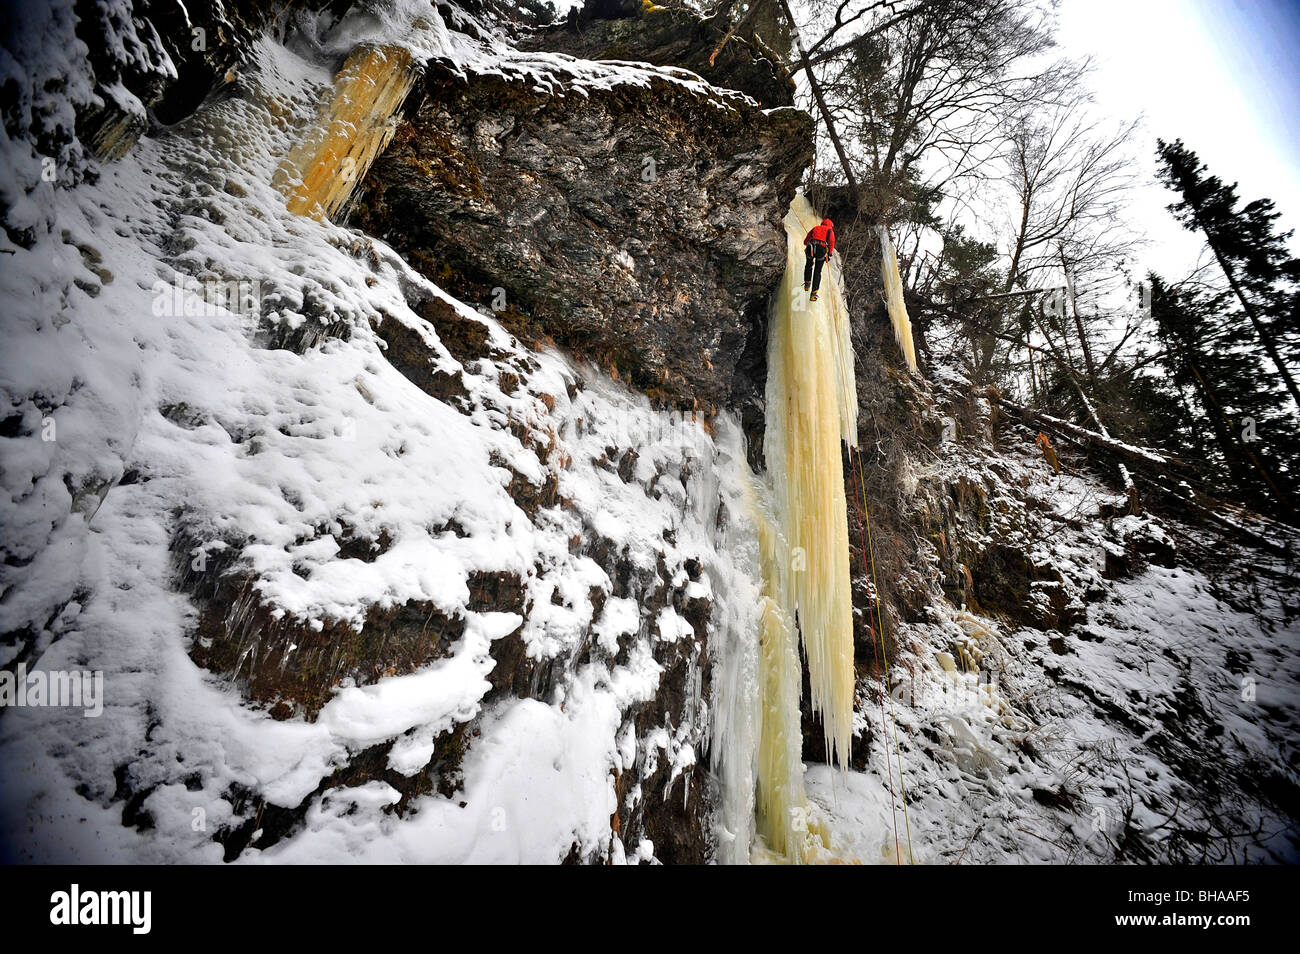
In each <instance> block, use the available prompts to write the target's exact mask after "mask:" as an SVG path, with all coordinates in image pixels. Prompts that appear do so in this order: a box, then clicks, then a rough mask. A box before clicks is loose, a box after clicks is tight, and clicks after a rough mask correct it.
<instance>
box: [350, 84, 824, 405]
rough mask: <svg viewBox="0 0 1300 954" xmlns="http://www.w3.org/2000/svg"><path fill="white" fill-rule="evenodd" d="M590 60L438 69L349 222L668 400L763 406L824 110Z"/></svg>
mask: <svg viewBox="0 0 1300 954" xmlns="http://www.w3.org/2000/svg"><path fill="white" fill-rule="evenodd" d="M585 70H586V73H585V75H584V68H582V67H579V66H568V65H563V64H562V63H561V64H558V65H557V66H556V67H555V68H554V70H553V71H552V73H551V75H552V77H553V85H552V86H551V87H550V88H538V84H537V83H536V81H535V79H534V78H533V77H532V76H531V75H527V74H523V73H522V72H520V73H515V74H513V75H512V73H511V72H510V71H509V70H507V71H503V72H494V73H476V72H472V71H466V72H459V71H457V72H453V71H452V70H449V69H447V68H440V67H434V68H432V69H431V70H430V71H429V73H428V75H427V76H426V79H425V82H424V84H423V86H422V88H420V89H419V90H418V91H417V92H416V93H415V94H414V95H413V96H412V97H411V99H410V100H409V101H408V105H407V108H406V110H405V115H406V120H405V122H404V123H403V124H402V125H401V126H400V128H399V129H398V131H397V134H396V136H395V137H394V141H393V143H392V145H391V146H390V147H389V149H388V151H387V152H386V153H385V154H384V155H383V156H382V157H381V158H380V159H379V160H378V161H377V162H376V163H375V165H374V166H373V168H372V169H371V172H370V174H369V176H368V177H367V178H366V180H365V181H364V182H363V183H362V189H361V192H360V194H359V196H358V198H357V200H356V204H355V206H354V207H353V210H352V212H351V216H350V219H349V221H350V222H352V223H353V224H355V225H357V226H360V227H361V228H363V229H365V230H367V231H369V232H372V233H374V234H377V235H380V236H381V237H383V238H384V239H385V240H387V241H389V242H390V243H392V244H393V245H394V246H395V247H397V248H399V249H401V250H402V251H403V252H404V253H405V254H406V255H407V256H408V257H409V258H410V260H411V261H412V262H413V263H414V264H416V266H417V267H419V268H422V269H423V270H424V271H425V272H426V274H428V275H429V276H430V277H431V278H434V279H436V280H437V281H439V282H440V283H442V284H443V285H444V286H445V287H448V288H449V289H452V290H454V291H456V292H457V293H458V294H459V295H460V296H461V297H463V298H464V299H465V300H468V301H477V302H481V303H483V304H489V305H491V306H492V307H494V308H495V309H496V310H497V311H498V312H500V313H502V317H503V320H505V321H506V322H507V324H508V325H510V326H511V327H512V330H517V331H518V332H519V333H521V334H524V335H525V336H532V337H534V338H536V337H537V336H541V335H545V336H549V337H551V338H553V339H554V340H555V341H557V342H559V343H560V344H561V345H564V346H566V347H568V348H570V349H572V350H573V351H574V352H575V353H578V354H581V355H583V356H584V357H587V358H590V359H592V360H595V361H597V362H598V363H600V364H601V365H603V366H604V367H606V368H607V369H611V370H615V371H616V374H617V375H618V376H619V377H620V378H622V379H624V380H626V381H628V382H630V383H631V384H632V385H633V386H634V387H637V388H639V389H640V390H643V391H645V392H646V393H648V394H651V395H652V396H654V397H656V398H658V399H659V400H661V401H662V402H663V403H665V404H667V405H670V406H677V407H680V408H685V409H689V410H694V409H697V408H698V409H700V410H702V411H708V412H710V413H711V412H712V411H714V410H716V409H717V408H719V407H723V406H732V407H739V406H742V405H744V404H746V402H750V404H751V406H752V401H753V398H754V396H755V395H756V394H757V393H758V391H760V390H761V385H762V378H761V376H756V369H755V367H754V366H753V360H752V359H753V358H754V356H755V355H761V349H762V341H763V334H764V333H763V328H764V324H765V320H766V305H767V297H768V295H769V294H770V292H771V289H772V288H773V287H774V286H775V285H776V282H777V281H778V279H779V278H780V270H781V268H782V266H783V264H784V256H783V252H782V248H781V233H780V232H779V222H780V218H781V215H782V214H783V211H782V210H783V209H784V208H785V206H786V205H787V204H788V202H789V200H790V198H791V197H792V196H793V194H794V187H795V184H796V183H797V181H798V179H799V177H800V175H801V174H802V171H803V169H804V168H805V166H806V165H807V162H808V160H809V159H810V157H811V135H812V127H811V122H810V120H809V117H808V116H807V115H806V114H804V113H802V112H798V111H796V110H793V109H782V110H776V111H770V112H764V111H762V110H760V109H759V108H757V107H756V106H755V105H754V104H753V103H752V102H749V101H747V100H746V99H745V98H743V97H741V96H734V95H731V96H728V95H724V94H721V93H719V92H718V91H716V90H712V89H710V88H709V87H705V86H702V85H699V84H694V85H692V84H690V83H681V82H675V81H670V80H668V79H665V78H664V77H662V76H654V75H646V76H645V77H644V81H643V82H620V83H618V84H617V85H612V86H611V85H609V84H608V78H609V77H610V76H611V75H612V74H611V73H610V72H609V71H607V70H606V71H602V70H600V69H599V68H595V67H587V68H585ZM525 316H526V317H525ZM512 320H513V321H514V324H512V323H511V322H512ZM747 355H748V358H749V360H746V358H747Z"/></svg>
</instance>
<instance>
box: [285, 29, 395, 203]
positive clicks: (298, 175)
mask: <svg viewBox="0 0 1300 954" xmlns="http://www.w3.org/2000/svg"><path fill="white" fill-rule="evenodd" d="M418 75H419V69H418V67H417V66H416V64H415V63H414V61H413V58H412V56H411V53H410V51H409V50H407V49H405V48H404V47H400V46H394V45H387V46H369V45H363V46H359V47H357V48H356V49H355V50H353V51H352V53H351V54H349V56H348V58H347V60H346V61H345V62H344V64H343V68H342V69H341V70H339V72H338V74H337V75H336V76H335V77H334V93H333V95H332V97H331V98H330V101H329V102H328V103H327V104H326V106H325V109H324V113H323V115H322V116H321V117H320V120H319V122H318V124H317V125H316V126H315V127H314V128H313V129H312V131H311V132H309V133H308V135H307V136H306V137H305V138H304V139H303V140H301V141H300V142H299V143H298V145H296V146H294V148H293V149H292V150H290V152H289V155H288V156H286V157H285V160H284V162H283V163H282V164H281V165H280V168H279V169H278V170H277V171H276V175H275V185H276V186H277V187H278V188H279V189H280V190H281V191H282V192H284V193H285V195H286V196H287V197H288V203H287V204H288V206H289V211H291V212H295V213H297V214H299V215H308V216H311V217H312V218H315V219H328V218H330V217H332V216H333V215H335V214H336V213H337V212H338V211H339V210H340V209H341V208H342V207H343V205H344V203H345V202H347V200H348V198H349V197H350V196H351V195H352V190H353V189H354V188H356V185H357V183H359V182H360V181H361V180H362V179H363V178H364V177H365V174H366V171H367V170H368V169H369V168H370V164H371V163H372V162H373V161H374V160H375V157H376V156H378V155H379V154H380V153H381V152H383V150H384V147H385V146H387V145H388V142H389V140H391V139H392V137H393V133H394V132H396V130H397V122H396V118H395V116H396V113H397V110H398V108H399V107H400V106H401V105H402V102H403V101H404V100H405V99H406V94H407V93H409V92H410V90H411V87H412V86H413V85H414V83H415V81H416V78H417V77H418Z"/></svg>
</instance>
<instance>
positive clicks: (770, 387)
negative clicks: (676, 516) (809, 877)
mask: <svg viewBox="0 0 1300 954" xmlns="http://www.w3.org/2000/svg"><path fill="white" fill-rule="evenodd" d="M818 221H819V220H818V217H817V216H816V215H815V214H814V212H813V209H812V207H811V206H810V205H809V204H808V201H807V200H806V199H805V198H804V197H803V196H796V197H795V200H794V202H793V203H791V206H790V212H789V213H788V214H787V215H786V217H785V228H786V238H787V249H788V261H787V265H786V274H785V278H784V280H783V281H782V285H781V289H780V292H779V298H778V301H777V303H776V309H775V311H774V314H773V316H772V326H771V334H770V337H769V344H768V379H767V408H768V413H767V434H766V437H765V445H764V446H765V455H766V457H767V462H768V469H769V472H770V474H771V479H772V489H773V494H774V500H775V507H776V512H777V515H778V518H779V525H780V529H781V541H782V544H783V547H782V548H783V549H784V559H782V557H781V555H780V554H776V555H774V557H773V559H774V562H776V563H778V564H780V565H779V566H775V567H773V568H772V570H773V572H778V571H779V573H780V575H781V576H782V577H784V578H785V579H787V580H788V584H787V585H784V586H781V587H777V588H775V589H774V591H773V592H772V594H771V595H772V596H773V597H774V598H776V599H777V600H778V602H779V604H780V608H781V610H782V611H783V613H784V614H785V616H786V617H787V618H788V620H789V621H790V623H791V625H792V624H793V621H794V620H795V619H796V618H797V619H798V628H799V633H800V635H801V637H802V640H803V648H804V654H805V655H806V657H807V659H808V675H809V685H810V686H811V691H812V699H811V702H812V707H813V710H814V711H815V712H817V713H818V714H819V715H820V717H821V721H822V725H823V729H824V731H825V734H826V751H827V754H828V755H829V756H830V757H831V759H832V760H838V761H839V762H840V764H845V763H846V762H847V760H848V757H849V743H850V739H851V738H852V723H853V695H854V671H853V609H852V601H851V598H850V591H849V540H848V516H847V508H846V506H845V498H844V472H843V463H842V456H841V455H842V451H841V448H840V441H841V440H844V441H847V442H848V443H849V444H850V446H856V445H857V390H856V385H855V383H854V375H853V354H852V349H851V346H850V342H849V322H848V312H847V309H846V308H845V305H844V294H843V290H842V288H841V285H840V279H839V265H838V259H833V260H832V261H831V262H830V263H829V266H828V268H827V269H826V271H825V273H824V275H823V284H824V286H825V295H824V297H823V298H822V300H821V301H820V302H818V303H817V304H815V305H813V304H810V303H809V301H808V297H807V295H806V294H805V293H804V291H803V282H802V278H803V264H804V253H803V239H804V235H805V234H806V233H807V231H808V229H810V228H811V227H812V226H813V225H815V224H816V223H817V222H818ZM796 614H797V617H796ZM773 625H775V624H773ZM775 641H776V637H775V635H774V636H773V642H775ZM796 698H797V695H796ZM763 747H764V751H766V750H767V741H766V740H765V741H764V743H763Z"/></svg>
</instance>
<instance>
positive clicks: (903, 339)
mask: <svg viewBox="0 0 1300 954" xmlns="http://www.w3.org/2000/svg"><path fill="white" fill-rule="evenodd" d="M876 234H877V235H878V236H880V274H881V278H882V279H883V280H884V283H885V308H886V310H888V312H889V321H890V324H892V325H893V326H894V340H895V341H897V342H898V350H899V351H901V352H903V357H904V358H905V359H906V360H907V366H908V368H909V369H911V370H912V371H913V372H915V371H916V348H915V347H914V346H913V344H912V319H911V318H909V317H908V316H907V305H906V304H905V303H904V302H903V276H902V275H900V274H899V272H898V256H897V255H896V254H895V253H894V243H893V242H891V241H890V240H889V232H888V231H886V229H885V227H884V226H883V225H878V226H876Z"/></svg>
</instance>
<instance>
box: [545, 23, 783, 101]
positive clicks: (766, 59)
mask: <svg viewBox="0 0 1300 954" xmlns="http://www.w3.org/2000/svg"><path fill="white" fill-rule="evenodd" d="M727 29H728V24H726V23H723V22H722V20H721V18H720V17H719V18H710V17H702V16H700V15H699V14H697V13H695V12H694V11H692V10H688V9H686V8H684V7H661V6H654V5H649V4H644V3H641V2H640V0H587V3H586V5H585V6H584V7H583V8H582V10H581V12H579V13H578V14H577V15H576V16H574V17H572V18H571V19H569V20H566V21H565V22H564V23H562V24H557V25H554V26H551V27H549V28H547V29H545V30H543V31H541V32H539V33H538V34H536V35H535V36H533V37H530V38H527V39H525V40H523V41H522V42H521V43H520V46H521V47H523V48H524V49H535V50H554V51H556V52H560V53H568V54H569V55H571V56H577V57H581V58H583V59H588V60H630V61H635V62H645V63H653V64H654V65H656V66H676V67H681V68H683V69H688V70H690V71H691V72H693V73H698V74H699V75H700V76H702V77H703V78H704V79H706V80H708V81H709V82H710V83H711V84H713V85H714V86H718V87H722V88H724V89H734V90H738V91H739V92H742V93H746V94H748V95H749V96H752V97H754V99H756V100H758V102H759V103H760V104H761V105H763V106H766V107H772V106H793V105H794V90H795V87H794V80H793V79H792V78H791V77H790V75H789V73H788V72H787V71H786V69H785V67H784V66H783V65H782V64H781V63H780V62H779V60H778V58H777V57H775V56H774V55H773V54H772V53H771V52H770V51H768V50H766V49H763V48H762V47H761V46H759V45H757V43H755V42H752V41H750V40H748V39H745V38H742V37H740V36H734V35H733V36H730V37H727ZM724 38H726V42H723V41H724Z"/></svg>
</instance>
